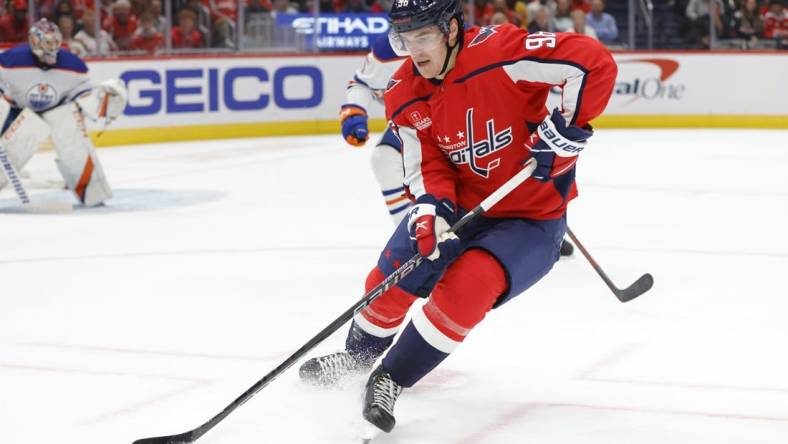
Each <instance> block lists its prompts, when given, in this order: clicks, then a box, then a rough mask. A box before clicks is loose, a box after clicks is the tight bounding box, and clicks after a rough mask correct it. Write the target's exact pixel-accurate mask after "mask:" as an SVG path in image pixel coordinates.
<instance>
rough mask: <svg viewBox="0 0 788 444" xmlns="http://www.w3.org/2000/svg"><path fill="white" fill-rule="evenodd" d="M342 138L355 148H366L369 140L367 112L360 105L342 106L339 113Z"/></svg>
mask: <svg viewBox="0 0 788 444" xmlns="http://www.w3.org/2000/svg"><path fill="white" fill-rule="evenodd" d="M339 120H340V122H342V137H344V138H345V140H346V141H347V143H349V144H351V145H353V146H364V144H365V143H366V142H367V140H368V139H369V128H367V111H366V110H365V109H364V108H362V107H360V106H358V105H349V104H348V105H342V108H341V109H340V111H339Z"/></svg>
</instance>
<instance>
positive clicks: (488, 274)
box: [422, 249, 507, 342]
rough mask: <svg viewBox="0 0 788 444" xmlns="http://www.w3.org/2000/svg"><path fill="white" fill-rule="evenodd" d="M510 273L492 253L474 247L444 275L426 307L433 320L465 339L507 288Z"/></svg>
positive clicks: (450, 334) (454, 337)
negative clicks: (507, 273) (507, 277)
mask: <svg viewBox="0 0 788 444" xmlns="http://www.w3.org/2000/svg"><path fill="white" fill-rule="evenodd" d="M506 287H507V284H506V274H505V272H504V269H503V267H502V266H501V264H500V263H499V262H498V260H497V259H496V258H495V257H493V256H492V255H491V254H490V253H488V252H486V251H484V250H480V249H472V250H469V251H467V252H465V253H464V254H463V255H462V256H460V258H459V259H457V260H456V261H455V262H454V263H453V264H452V265H451V266H450V267H449V268H448V269H447V270H446V273H445V274H444V275H443V277H442V278H441V280H440V281H438V284H437V285H436V286H435V289H434V290H433V291H432V296H431V297H430V300H429V301H428V302H427V303H426V304H425V305H424V307H423V308H422V311H423V314H424V315H425V316H426V318H427V319H428V320H429V322H430V323H431V324H433V325H434V326H435V328H437V329H438V330H440V332H441V333H443V334H444V335H446V336H447V337H448V338H450V339H452V340H454V341H459V342H461V341H462V340H463V339H465V336H466V335H467V334H468V333H469V332H470V330H471V329H472V328H473V327H474V326H476V324H478V323H479V322H481V321H482V319H484V316H485V315H486V314H487V312H488V311H490V309H492V307H493V305H494V304H495V301H496V300H497V299H498V297H499V296H500V295H501V294H503V293H504V292H505V291H506Z"/></svg>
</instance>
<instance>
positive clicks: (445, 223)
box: [408, 194, 460, 267]
mask: <svg viewBox="0 0 788 444" xmlns="http://www.w3.org/2000/svg"><path fill="white" fill-rule="evenodd" d="M456 221H457V211H456V210H455V206H454V204H453V203H452V202H451V201H450V200H449V199H442V200H440V201H438V200H437V199H435V196H433V195H431V194H425V195H423V196H421V197H419V198H418V199H417V200H416V205H414V206H413V208H412V209H411V210H410V212H409V213H408V233H410V238H411V239H412V240H413V241H414V244H415V245H414V247H415V250H416V251H418V253H419V254H420V255H421V256H422V257H425V258H427V259H429V260H430V261H432V263H433V266H434V267H444V266H446V265H448V264H449V262H451V261H452V260H454V259H455V258H456V257H457V256H458V255H459V254H460V239H459V238H458V237H457V235H456V234H454V233H452V232H451V231H449V228H451V225H452V224H454V222H456Z"/></svg>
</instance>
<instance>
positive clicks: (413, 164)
mask: <svg viewBox="0 0 788 444" xmlns="http://www.w3.org/2000/svg"><path fill="white" fill-rule="evenodd" d="M397 133H398V134H399V138H400V140H402V162H403V164H404V167H405V178H404V180H403V183H404V184H405V185H406V186H407V187H408V188H409V189H410V193H411V194H412V195H414V196H416V197H417V198H418V197H420V196H421V195H423V194H425V193H426V192H427V189H426V188H425V187H424V177H423V176H422V175H421V140H419V136H418V134H416V130H415V129H414V128H409V127H407V126H401V127H399V128H398V129H397Z"/></svg>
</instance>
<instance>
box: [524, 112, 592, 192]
mask: <svg viewBox="0 0 788 444" xmlns="http://www.w3.org/2000/svg"><path fill="white" fill-rule="evenodd" d="M528 129H529V130H530V131H531V137H530V140H529V141H528V142H526V144H525V146H526V147H527V148H528V150H529V151H530V152H531V157H533V158H535V159H536V170H534V174H533V177H534V178H535V179H537V180H539V181H541V182H547V181H549V180H552V179H553V178H554V177H557V176H560V175H562V174H564V173H566V172H567V171H569V170H570V169H572V167H573V166H575V163H576V162H577V155H578V154H580V151H583V149H584V148H585V147H586V140H587V139H588V138H589V137H591V136H592V135H593V134H594V133H593V132H591V131H588V130H585V129H583V128H579V127H576V126H573V125H569V126H567V124H566V120H564V116H562V115H561V113H560V112H559V111H558V108H556V109H554V110H553V114H552V115H550V116H548V117H545V119H544V120H543V121H542V122H541V123H540V124H539V125H538V126H537V125H533V124H528Z"/></svg>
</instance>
